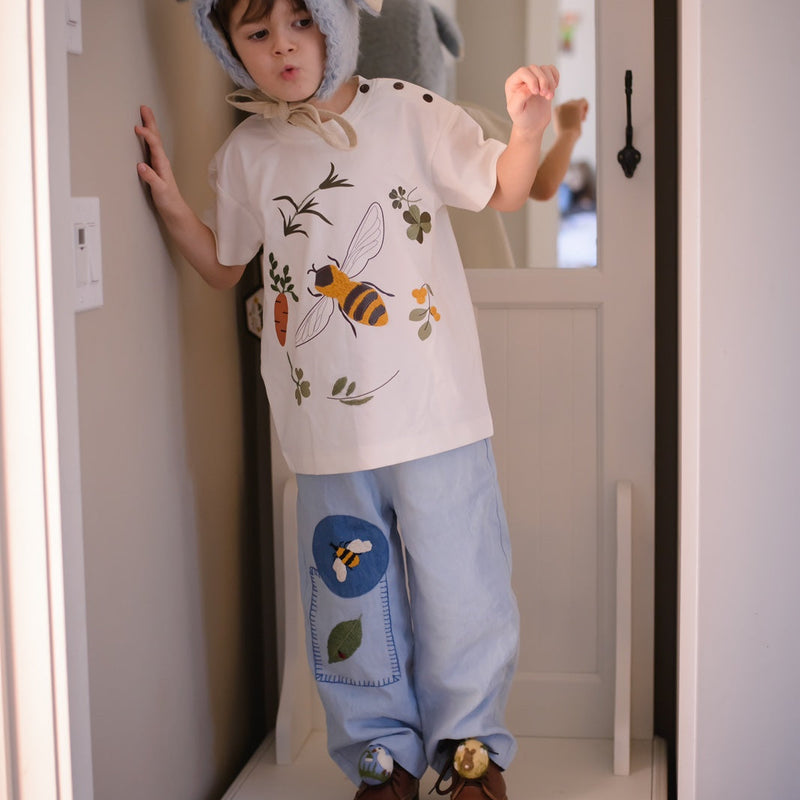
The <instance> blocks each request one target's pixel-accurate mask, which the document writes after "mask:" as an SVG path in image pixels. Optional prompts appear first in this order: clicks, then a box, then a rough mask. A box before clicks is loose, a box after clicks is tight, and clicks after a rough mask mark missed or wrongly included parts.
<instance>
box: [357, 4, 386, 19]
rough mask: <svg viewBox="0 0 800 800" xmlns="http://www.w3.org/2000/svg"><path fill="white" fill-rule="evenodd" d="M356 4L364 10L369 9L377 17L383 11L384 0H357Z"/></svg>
mask: <svg viewBox="0 0 800 800" xmlns="http://www.w3.org/2000/svg"><path fill="white" fill-rule="evenodd" d="M356 5H357V6H358V7H359V8H362V9H364V11H368V12H369V13H370V14H372V16H373V17H377V16H378V14H380V13H381V7H382V6H383V0H356Z"/></svg>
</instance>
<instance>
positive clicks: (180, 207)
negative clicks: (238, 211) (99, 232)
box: [134, 106, 245, 289]
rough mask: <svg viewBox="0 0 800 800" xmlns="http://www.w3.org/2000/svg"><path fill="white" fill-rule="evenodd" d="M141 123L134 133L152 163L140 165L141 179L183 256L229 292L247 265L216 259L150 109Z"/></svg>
mask: <svg viewBox="0 0 800 800" xmlns="http://www.w3.org/2000/svg"><path fill="white" fill-rule="evenodd" d="M140 111H141V115H142V124H141V125H136V126H135V128H134V130H135V131H136V134H137V135H138V136H141V137H142V139H144V141H145V142H146V143H147V147H148V149H149V151H150V164H146V163H144V162H141V163H139V164H138V165H137V170H138V172H139V176H140V177H141V178H142V180H143V181H144V182H145V183H146V184H147V185H148V186H149V187H150V191H151V193H152V195H153V202H154V203H155V205H156V208H157V209H158V213H159V214H160V215H161V218H162V219H163V220H164V224H165V225H166V226H167V230H168V231H169V233H170V236H171V237H172V238H173V240H174V241H175V244H176V245H177V246H178V249H179V250H180V252H181V254H182V255H183V257H184V258H185V259H186V260H187V261H188V262H189V263H190V264H191V265H192V266H193V267H194V268H195V269H196V270H197V272H198V273H199V274H200V275H201V277H202V278H203V279H204V280H205V281H206V282H207V283H208V284H210V285H211V286H213V287H214V288H215V289H229V288H231V287H232V286H235V285H236V283H238V281H239V279H240V278H241V277H242V273H243V272H244V269H245V268H244V265H240V266H232V267H231V266H226V265H224V264H220V263H219V261H218V260H217V244H216V239H215V238H214V234H213V233H212V231H211V229H210V228H209V227H208V226H207V225H205V224H204V223H203V222H202V221H201V220H200V218H199V217H198V216H197V214H195V213H194V211H192V209H191V208H189V206H188V205H187V203H186V201H185V200H184V199H183V195H181V193H180V190H179V189H178V184H177V182H176V181H175V177H174V176H173V174H172V167H171V166H170V163H169V159H168V158H167V154H166V152H165V151H164V144H163V142H162V141H161V134H160V133H159V132H158V127H157V126H156V118H155V115H154V114H153V112H152V110H151V109H149V108H148V107H147V106H142V107H141V109H140Z"/></svg>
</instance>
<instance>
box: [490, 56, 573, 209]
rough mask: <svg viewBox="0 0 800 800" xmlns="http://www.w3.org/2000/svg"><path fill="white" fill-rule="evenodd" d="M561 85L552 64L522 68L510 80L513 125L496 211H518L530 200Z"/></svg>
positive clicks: (494, 199) (493, 201)
mask: <svg viewBox="0 0 800 800" xmlns="http://www.w3.org/2000/svg"><path fill="white" fill-rule="evenodd" d="M557 86H558V70H557V69H556V68H555V67H554V66H552V65H548V66H541V67H539V66H536V65H535V64H531V65H530V66H529V67H520V68H519V69H518V70H516V72H514V73H513V74H512V75H511V76H510V77H509V78H508V80H507V81H506V86H505V90H506V106H507V108H508V113H509V116H510V117H511V121H512V123H513V126H512V128H511V137H510V139H509V141H508V147H507V148H506V149H505V151H504V152H503V153H502V154H501V156H500V158H499V159H498V160H497V185H496V187H495V191H494V194H493V195H492V198H491V200H490V201H489V205H490V206H492V208H496V209H497V210H498V211H516V210H517V209H518V208H521V207H522V205H523V204H524V203H525V200H526V199H527V198H528V196H529V193H530V191H531V187H532V186H533V182H534V179H535V178H536V173H537V171H538V168H539V155H540V152H541V148H542V134H543V133H544V129H545V128H546V127H547V124H548V123H549V122H550V105H551V102H552V100H553V93H554V92H555V90H556V87H557Z"/></svg>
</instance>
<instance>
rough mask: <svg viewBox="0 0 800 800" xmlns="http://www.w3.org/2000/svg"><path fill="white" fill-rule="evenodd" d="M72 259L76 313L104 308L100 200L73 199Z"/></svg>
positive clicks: (91, 198)
mask: <svg viewBox="0 0 800 800" xmlns="http://www.w3.org/2000/svg"><path fill="white" fill-rule="evenodd" d="M72 258H73V264H74V268H75V310H76V311H88V310H89V309H91V308H100V307H101V306H102V305H103V259H102V250H101V246H100V199H99V198H98V197H73V198H72Z"/></svg>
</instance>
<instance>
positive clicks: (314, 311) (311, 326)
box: [295, 297, 336, 347]
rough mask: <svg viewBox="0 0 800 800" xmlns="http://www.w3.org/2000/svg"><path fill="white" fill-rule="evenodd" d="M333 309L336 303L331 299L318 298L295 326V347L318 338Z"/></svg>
mask: <svg viewBox="0 0 800 800" xmlns="http://www.w3.org/2000/svg"><path fill="white" fill-rule="evenodd" d="M335 308H336V301H335V300H334V299H333V298H332V297H320V298H319V300H317V302H316V303H314V305H313V306H311V310H310V311H309V312H308V314H306V315H305V317H303V321H302V322H301V323H300V324H299V325H298V326H297V334H296V336H295V345H296V346H297V347H299V346H300V345H301V344H305V343H306V342H310V341H311V340H312V339H313V338H314V337H315V336H319V335H320V334H321V333H322V331H324V330H325V326H326V325H327V324H328V322H329V321H330V318H331V314H333V311H334V309H335Z"/></svg>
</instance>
